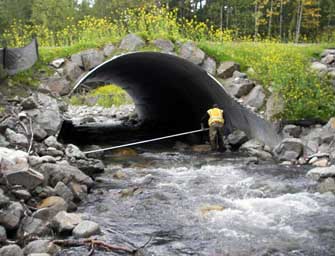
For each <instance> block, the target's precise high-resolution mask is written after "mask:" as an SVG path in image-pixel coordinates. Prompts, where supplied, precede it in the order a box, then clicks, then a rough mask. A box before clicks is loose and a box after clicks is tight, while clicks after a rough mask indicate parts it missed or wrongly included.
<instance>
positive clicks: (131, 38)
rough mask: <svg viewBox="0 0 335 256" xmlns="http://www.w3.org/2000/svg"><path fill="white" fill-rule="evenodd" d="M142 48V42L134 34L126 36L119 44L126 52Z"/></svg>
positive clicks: (143, 44) (143, 43)
mask: <svg viewBox="0 0 335 256" xmlns="http://www.w3.org/2000/svg"><path fill="white" fill-rule="evenodd" d="M143 46H145V42H144V40H143V39H142V38H141V37H139V36H137V35H135V34H128V35H126V36H125V37H124V38H123V39H122V41H121V44H120V48H121V49H123V50H127V51H135V50H137V49H139V48H141V47H143Z"/></svg>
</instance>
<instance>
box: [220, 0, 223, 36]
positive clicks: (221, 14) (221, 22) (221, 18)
mask: <svg viewBox="0 0 335 256" xmlns="http://www.w3.org/2000/svg"><path fill="white" fill-rule="evenodd" d="M223 7H224V6H223V1H222V4H221V9H220V29H221V31H223Z"/></svg>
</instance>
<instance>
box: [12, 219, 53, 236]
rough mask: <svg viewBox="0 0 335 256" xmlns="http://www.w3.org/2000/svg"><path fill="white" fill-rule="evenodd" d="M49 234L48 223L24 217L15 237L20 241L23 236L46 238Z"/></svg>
mask: <svg viewBox="0 0 335 256" xmlns="http://www.w3.org/2000/svg"><path fill="white" fill-rule="evenodd" d="M48 234H51V230H50V228H49V227H48V222H46V221H43V220H41V219H38V218H34V217H30V216H26V217H24V218H23V219H22V221H21V223H20V227H19V229H18V230H17V237H18V238H19V239H22V238H23V237H25V236H41V237H43V236H46V235H48Z"/></svg>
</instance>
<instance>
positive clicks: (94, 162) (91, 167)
mask: <svg viewBox="0 0 335 256" xmlns="http://www.w3.org/2000/svg"><path fill="white" fill-rule="evenodd" d="M70 163H71V164H72V165H75V166H76V167H77V168H79V169H80V170H81V171H82V172H84V173H85V174H87V175H88V176H92V175H93V174H97V173H102V172H104V170H105V165H104V164H103V162H102V161H101V160H99V159H93V158H87V159H77V160H75V161H74V162H70Z"/></svg>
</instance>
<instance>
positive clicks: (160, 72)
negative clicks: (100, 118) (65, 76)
mask: <svg viewBox="0 0 335 256" xmlns="http://www.w3.org/2000/svg"><path fill="white" fill-rule="evenodd" d="M106 84H117V85H119V86H120V87H121V88H123V89H124V90H125V91H127V93H128V94H129V95H130V96H131V97H132V99H133V101H134V103H135V106H136V111H137V113H138V115H139V118H140V120H141V125H140V126H137V127H130V126H122V125H121V126H118V127H115V126H114V127H96V126H95V127H75V126H72V125H70V124H69V122H67V121H66V122H64V125H63V127H62V129H61V132H60V134H59V136H58V137H59V139H60V140H62V141H65V142H76V143H77V144H78V143H79V144H80V143H81V144H85V143H87V144H91V143H92V140H93V141H94V142H99V141H102V142H107V141H108V143H109V144H114V143H127V142H129V141H134V140H138V139H148V138H153V137H155V136H165V135H169V134H173V133H181V132H185V131H190V130H196V129H199V128H200V120H201V117H202V116H203V115H204V114H205V112H206V110H207V109H208V108H209V107H211V106H212V105H213V104H214V103H217V104H218V105H219V106H220V107H221V108H223V109H224V111H225V132H226V133H229V132H230V131H232V130H233V129H234V128H239V129H241V130H244V131H245V132H246V133H247V134H248V135H249V136H250V137H257V138H259V139H261V140H263V141H264V142H266V143H267V144H270V145H271V144H274V143H273V142H274V140H276V136H277V135H276V134H275V132H274V130H273V129H272V126H271V124H269V123H268V122H266V121H265V120H264V119H262V118H260V117H258V116H257V115H255V114H254V113H252V112H250V111H249V110H247V109H246V108H244V107H243V106H241V105H240V104H239V103H237V102H236V101H235V100H234V99H233V98H231V97H230V96H229V95H228V93H227V92H226V91H225V89H224V88H223V86H222V85H221V84H220V83H219V82H218V81H217V80H216V79H215V78H214V77H212V76H211V75H209V74H208V73H207V72H206V71H204V70H203V69H202V68H201V67H199V66H197V65H195V64H193V63H191V62H189V61H187V60H185V59H182V58H180V57H177V56H175V55H171V54H165V53H158V52H135V53H128V54H125V55H121V56H117V57H114V58H112V59H111V60H108V61H106V62H104V63H103V64H101V65H100V66H98V67H96V68H94V69H93V70H91V71H90V72H89V73H87V74H86V75H85V76H84V77H82V78H81V79H80V80H79V81H78V82H77V83H76V85H75V87H74V89H73V91H75V90H77V89H78V88H79V87H81V86H85V87H89V88H95V87H97V86H101V85H106ZM83 138H85V139H83Z"/></svg>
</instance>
